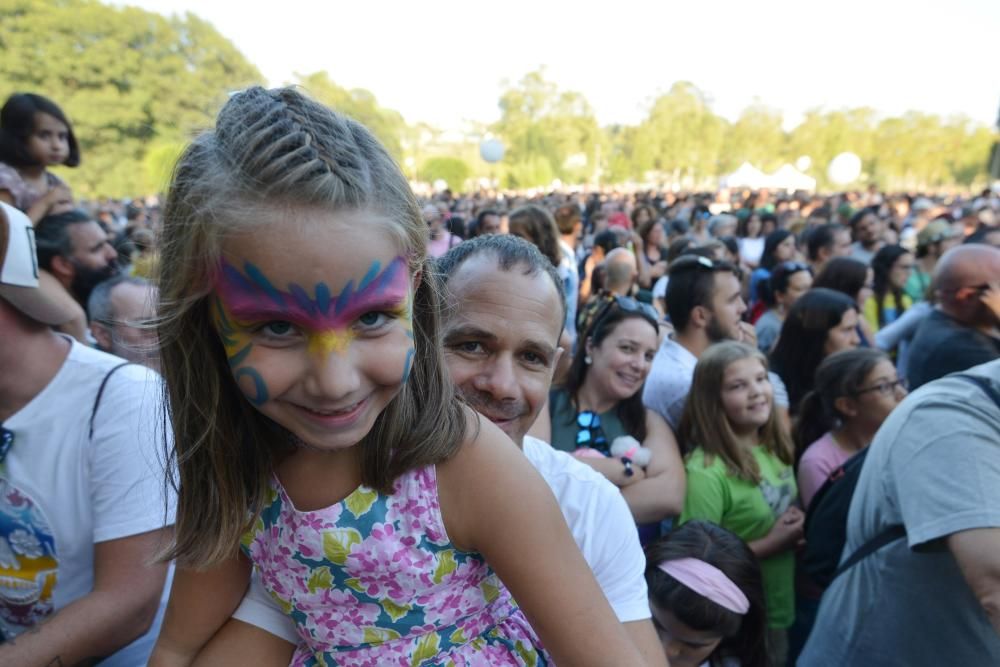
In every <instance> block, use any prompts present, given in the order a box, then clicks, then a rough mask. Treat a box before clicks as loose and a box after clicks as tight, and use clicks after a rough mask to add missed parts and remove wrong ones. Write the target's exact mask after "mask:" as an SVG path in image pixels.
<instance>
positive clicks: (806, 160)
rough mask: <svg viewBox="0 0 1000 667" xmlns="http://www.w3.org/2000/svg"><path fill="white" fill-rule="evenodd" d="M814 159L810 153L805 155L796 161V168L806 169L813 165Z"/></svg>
mask: <svg viewBox="0 0 1000 667" xmlns="http://www.w3.org/2000/svg"><path fill="white" fill-rule="evenodd" d="M812 163H813V160H812V158H811V157H809V156H808V155H803V156H802V157H800V158H799V159H798V160H796V161H795V168H796V169H798V170H799V171H805V170H807V169H808V168H809V167H811V166H812Z"/></svg>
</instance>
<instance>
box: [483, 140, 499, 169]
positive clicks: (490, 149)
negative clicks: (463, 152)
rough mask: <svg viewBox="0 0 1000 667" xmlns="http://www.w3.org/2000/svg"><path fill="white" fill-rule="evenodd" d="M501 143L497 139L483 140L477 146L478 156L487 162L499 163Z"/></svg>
mask: <svg viewBox="0 0 1000 667" xmlns="http://www.w3.org/2000/svg"><path fill="white" fill-rule="evenodd" d="M503 153H504V147H503V142H501V141H500V140H499V139H483V141H482V142H481V143H480V144H479V155H480V156H481V157H482V158H483V159H484V160H486V161H487V162H490V163H492V162H499V161H500V160H502V159H503Z"/></svg>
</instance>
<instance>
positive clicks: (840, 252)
mask: <svg viewBox="0 0 1000 667" xmlns="http://www.w3.org/2000/svg"><path fill="white" fill-rule="evenodd" d="M850 254H851V232H850V230H849V229H841V230H838V231H837V232H836V233H835V234H834V235H833V252H832V254H831V255H830V256H831V257H847V256H848V255H850Z"/></svg>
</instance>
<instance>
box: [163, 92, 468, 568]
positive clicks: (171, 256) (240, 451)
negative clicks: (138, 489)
mask: <svg viewBox="0 0 1000 667" xmlns="http://www.w3.org/2000/svg"><path fill="white" fill-rule="evenodd" d="M275 206H281V207H287V208H288V210H289V213H290V215H294V212H295V209H296V208H297V207H304V206H308V207H325V208H328V209H329V210H331V211H342V210H351V209H362V208H363V209H367V210H371V211H375V212H378V213H380V214H382V215H384V216H385V217H387V218H388V219H390V220H393V221H394V222H395V223H396V224H395V225H394V226H392V227H391V228H388V229H387V232H386V233H389V234H391V235H392V237H393V238H394V239H395V240H396V241H397V242H398V244H399V246H400V249H401V250H402V254H403V255H405V256H407V257H408V258H409V269H410V272H411V273H413V274H415V273H416V272H418V271H419V272H421V274H422V279H421V281H420V284H419V287H418V288H417V290H416V294H415V296H414V304H413V337H414V345H415V348H416V350H415V354H414V361H413V368H412V369H411V372H410V376H409V380H408V382H407V383H406V384H405V385H404V386H403V388H402V389H401V391H400V393H399V394H398V395H397V396H396V397H395V398H394V399H393V400H392V402H391V403H390V404H389V405H388V406H387V407H386V409H385V410H384V411H383V412H382V413H381V414H380V415H379V417H378V418H377V419H376V421H375V425H374V427H373V428H372V430H371V431H370V432H369V433H368V435H367V436H365V438H364V439H363V440H362V441H361V443H360V444H359V445H358V446H359V447H361V478H362V483H363V484H365V485H367V486H369V487H372V488H375V489H379V490H380V491H382V492H386V493H388V492H390V491H391V488H392V482H393V480H394V479H395V478H396V477H398V476H399V475H400V474H402V473H403V472H405V471H407V470H409V469H412V468H414V467H417V466H421V465H427V464H432V463H437V462H440V461H442V460H445V459H447V458H448V457H449V456H451V455H452V454H453V453H454V452H455V451H456V450H457V448H458V447H459V446H460V445H461V443H462V440H463V439H464V437H465V430H466V420H465V417H464V414H463V409H462V407H461V404H460V403H459V402H457V400H456V399H455V396H454V391H453V389H452V386H451V384H450V381H449V380H448V378H447V376H446V375H445V374H444V370H443V369H444V361H443V357H442V352H441V344H440V322H439V315H438V313H439V307H438V304H439V293H438V287H437V280H436V278H435V276H434V272H433V271H431V270H428V267H429V264H428V261H427V256H426V243H427V228H426V225H425V224H424V222H423V219H422V218H421V215H420V210H419V208H418V206H417V203H416V200H415V199H414V196H413V193H412V192H411V190H410V188H409V185H408V184H407V182H406V179H405V178H404V177H403V175H402V173H401V172H400V170H399V168H398V166H397V165H396V164H395V163H394V162H393V160H392V158H391V157H389V154H388V153H387V152H386V151H385V149H384V148H383V147H382V145H381V144H379V142H378V141H377V140H376V139H375V138H374V137H373V136H372V134H371V133H370V132H369V131H368V130H367V129H365V128H364V127H363V126H361V125H359V124H358V123H356V122H354V121H352V120H350V119H348V118H346V117H344V116H342V115H340V114H338V113H336V112H333V111H331V110H330V109H327V108H326V107H324V106H322V105H320V104H318V103H316V102H314V101H312V100H310V99H308V98H307V97H305V96H304V95H303V94H301V93H299V92H297V91H296V90H293V89H290V88H282V89H277V90H264V89H262V88H251V89H248V90H245V91H242V92H240V93H237V94H235V95H234V96H232V97H231V98H230V99H229V101H228V102H227V103H226V105H225V106H224V107H223V109H222V111H221V112H220V113H219V117H218V119H217V123H216V127H215V129H214V130H212V131H208V132H205V133H204V134H202V135H201V136H199V137H198V138H197V139H195V140H194V142H193V143H192V144H191V145H190V146H189V147H188V148H187V150H185V152H184V154H183V155H182V156H181V158H180V161H179V162H178V164H177V166H176V168H175V171H174V175H173V180H172V183H171V187H170V191H169V193H168V196H167V200H166V204H165V207H164V225H163V238H162V255H161V266H160V307H159V313H160V316H159V319H158V323H157V330H158V335H159V338H160V342H161V346H162V349H161V358H162V367H163V375H164V378H165V380H166V385H167V394H168V397H169V407H167V408H165V419H164V428H165V429H166V430H167V432H168V435H170V436H172V442H173V446H172V448H171V449H169V450H168V451H167V457H168V461H169V463H170V466H171V470H170V475H169V483H171V484H173V485H174V486H175V487H176V489H177V493H178V506H177V521H176V526H175V537H174V540H175V541H174V543H173V545H172V546H171V547H170V549H169V550H167V551H166V552H165V553H164V554H163V557H164V558H167V559H169V558H176V559H177V560H178V562H179V563H180V564H181V565H184V566H187V567H208V566H211V565H213V564H217V563H219V562H221V561H222V560H224V559H226V558H229V557H231V556H232V555H233V554H234V553H235V551H236V549H237V545H238V544H239V540H240V536H241V535H242V534H243V533H244V531H245V530H246V529H247V527H248V526H250V525H251V524H252V522H253V521H254V520H255V519H256V517H257V516H258V515H259V513H260V511H261V510H262V508H263V505H264V501H265V497H266V495H267V489H268V484H269V475H270V473H271V471H272V470H273V468H274V465H275V463H276V461H277V460H278V459H279V458H280V457H281V456H282V454H283V453H285V452H288V451H290V449H291V444H290V437H289V435H288V433H287V432H286V431H284V429H283V428H281V427H280V426H279V425H277V424H276V423H274V422H272V421H271V420H269V419H268V418H266V417H265V416H264V415H262V414H261V413H260V412H259V411H258V410H257V409H256V408H254V407H253V406H252V405H251V404H250V403H249V402H248V401H247V399H246V398H244V396H243V394H242V393H241V392H240V390H239V388H238V387H237V385H236V382H235V381H234V379H233V376H232V373H231V371H230V369H229V365H228V363H227V360H226V355H225V351H224V349H223V346H222V343H221V341H220V340H219V337H218V336H217V335H216V333H215V329H214V327H213V325H212V317H211V312H210V307H209V299H210V296H211V290H212V283H213V281H212V276H213V272H214V271H215V270H216V267H217V266H218V262H219V260H220V246H221V242H222V240H223V238H224V236H225V235H226V234H227V233H229V232H234V231H245V230H246V229H247V228H248V226H250V225H253V224H255V223H253V222H252V220H253V218H254V217H255V216H254V215H253V213H254V212H255V211H257V210H260V209H261V208H262V207H271V208H273V207H275ZM331 261H332V260H331Z"/></svg>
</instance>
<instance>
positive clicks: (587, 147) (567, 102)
mask: <svg viewBox="0 0 1000 667" xmlns="http://www.w3.org/2000/svg"><path fill="white" fill-rule="evenodd" d="M493 130H494V132H495V133H496V134H497V135H499V136H500V137H501V139H502V140H503V142H504V145H505V146H506V149H507V150H506V153H505V154H504V159H503V161H502V162H503V164H504V165H506V166H507V167H508V169H507V175H506V180H507V184H508V185H509V186H511V187H521V188H526V187H533V186H545V185H548V184H549V183H550V182H551V181H552V180H553V179H554V178H562V179H564V180H573V181H586V180H589V176H590V174H592V173H593V170H594V164H595V158H596V156H597V151H598V145H599V144H600V142H601V140H602V139H603V138H604V133H602V132H601V129H600V127H599V126H598V124H597V119H596V117H595V116H594V112H593V110H592V109H591V108H590V105H589V104H588V103H587V100H586V99H585V98H584V97H583V95H581V94H580V93H577V92H573V91H560V90H559V89H558V87H557V86H556V85H555V84H554V83H552V82H551V81H547V80H546V79H545V77H544V73H543V72H542V71H534V72H529V73H528V74H526V75H525V76H524V77H523V78H522V79H521V80H520V81H519V82H518V83H517V85H514V86H511V87H510V88H508V89H507V90H505V91H504V92H503V94H502V95H501V96H500V120H499V121H498V122H497V123H496V125H495V126H494V128H493Z"/></svg>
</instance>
